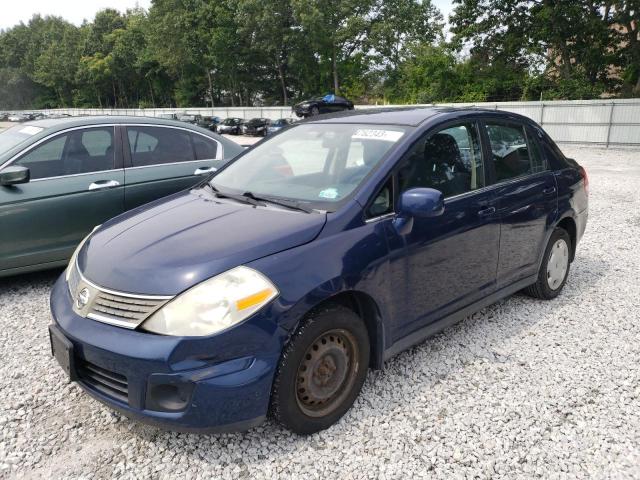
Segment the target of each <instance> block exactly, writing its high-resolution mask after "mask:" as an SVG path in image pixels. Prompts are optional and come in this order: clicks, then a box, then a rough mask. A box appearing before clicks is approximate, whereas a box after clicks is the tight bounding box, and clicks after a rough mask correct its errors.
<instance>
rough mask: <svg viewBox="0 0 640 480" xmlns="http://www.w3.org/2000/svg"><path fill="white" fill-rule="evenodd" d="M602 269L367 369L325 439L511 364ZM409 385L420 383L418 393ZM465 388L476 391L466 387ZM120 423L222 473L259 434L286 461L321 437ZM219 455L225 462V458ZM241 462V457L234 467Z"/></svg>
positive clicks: (584, 269) (518, 299)
mask: <svg viewBox="0 0 640 480" xmlns="http://www.w3.org/2000/svg"><path fill="white" fill-rule="evenodd" d="M609 269H610V265H609V264H608V263H607V262H606V261H604V260H602V259H600V258H587V257H581V256H579V257H578V258H577V260H576V262H575V263H574V264H572V272H571V276H570V278H569V282H568V283H567V284H566V286H565V289H564V291H563V292H562V294H561V295H560V296H559V297H558V298H556V299H554V300H551V301H543V300H538V299H533V298H530V297H528V296H527V295H525V294H523V293H517V294H515V295H512V296H511V297H508V298H506V299H504V300H501V301H499V302H497V303H495V304H493V305H491V306H489V307H487V308H484V309H482V310H480V311H478V312H476V313H474V314H473V315H470V316H469V317H467V318H465V319H464V320H462V321H461V322H460V323H458V324H456V325H454V326H451V327H449V328H447V329H445V330H443V331H442V332H440V333H439V334H437V335H435V336H433V337H431V338H429V339H427V340H425V341H424V342H423V343H421V344H419V345H417V346H415V347H413V348H410V349H409V350H406V351H405V352H403V353H400V354H399V355H397V356H395V357H394V358H392V359H391V360H389V361H387V362H386V363H385V365H384V368H382V369H381V370H377V371H372V370H370V371H369V373H368V376H367V380H366V382H365V385H364V387H363V390H362V392H361V394H360V395H359V397H358V399H357V400H356V403H355V405H354V407H353V408H352V409H351V410H350V411H349V412H347V414H346V415H345V416H344V417H343V418H342V419H341V420H340V422H339V423H338V424H337V425H336V426H334V427H332V428H333V429H335V430H337V432H336V431H334V432H332V434H333V435H335V434H336V433H337V434H339V432H340V431H344V430H345V429H349V422H352V423H353V424H354V426H357V424H358V423H359V422H367V423H369V422H371V421H372V420H371V417H379V418H378V421H383V420H384V418H392V417H394V416H395V415H396V414H397V413H398V412H407V411H410V410H411V406H412V405H416V406H417V405H420V404H424V403H425V402H428V401H429V392H430V390H431V389H433V388H434V387H436V386H437V384H439V383H440V382H445V381H446V380H447V378H448V377H449V376H450V375H451V374H452V373H454V372H459V371H460V370H461V369H463V368H464V367H465V366H466V365H470V364H472V363H474V362H492V363H500V364H507V363H509V362H518V359H517V358H515V357H516V356H515V355H514V354H513V353H512V352H511V351H510V350H509V348H507V347H506V346H505V344H507V343H508V341H509V339H510V338H511V337H514V336H518V335H522V334H523V333H525V332H526V331H528V330H531V329H532V327H534V326H535V325H536V324H538V323H539V322H541V321H547V322H548V321H555V320H556V319H560V318H561V317H556V315H558V313H557V312H561V311H562V310H563V309H564V307H567V308H571V307H573V306H574V305H575V304H576V303H577V302H580V299H581V298H583V296H584V295H590V294H591V293H592V292H594V291H595V290H597V289H598V284H599V283H600V281H602V280H603V279H604V277H605V275H606V273H607V272H608V271H609ZM562 314H564V312H563V313H562ZM532 334H533V333H532ZM478 382H480V383H481V382H482V379H478V380H477V382H476V383H478ZM416 384H419V386H418V387H417V388H416ZM469 388H470V389H473V388H477V387H476V386H473V385H469ZM390 390H393V400H392V401H391V402H390V401H389V397H388V396H384V395H382V392H388V391H390ZM127 422H129V421H128V420H123V421H122V422H120V425H122V426H125V425H128V427H127V432H130V433H133V434H135V435H137V436H139V437H141V438H142V439H144V440H146V441H151V442H153V443H154V444H156V446H160V448H163V447H164V448H167V449H172V450H173V451H175V452H176V454H178V453H179V454H182V455H187V456H188V457H192V458H194V459H198V460H199V461H202V460H205V461H208V462H211V463H212V464H220V465H221V466H223V467H224V466H226V463H225V462H224V461H222V460H221V457H223V456H222V455H220V451H219V449H223V450H228V451H229V452H234V451H236V450H237V449H238V447H239V445H248V444H251V443H252V442H257V443H260V442H262V440H263V439H264V435H265V434H268V435H270V436H272V437H274V438H277V439H279V440H280V439H282V440H286V441H285V442H280V443H279V445H278V450H279V452H280V454H285V455H286V454H288V453H292V454H293V453H294V452H295V451H296V450H297V449H299V448H300V445H301V443H306V442H310V443H314V442H316V441H317V439H318V435H322V433H319V434H315V435H311V436H309V437H299V436H297V435H295V434H293V433H291V432H289V431H288V430H285V429H284V428H283V427H281V426H279V425H277V424H275V423H274V422H273V421H271V420H267V422H265V424H263V425H261V426H259V427H256V428H254V429H252V430H249V431H247V432H240V433H228V434H208V435H204V434H203V435H199V434H183V433H176V432H167V431H163V430H159V429H157V428H154V427H148V426H144V425H142V424H139V423H135V424H133V425H132V424H128V423H127ZM224 457H225V458H230V457H229V456H228V455H224ZM259 460H261V459H260V458H259V457H256V458H252V459H251V460H249V459H247V461H248V462H251V463H252V466H255V463H260V462H259ZM265 460H266V459H265ZM244 461H245V460H244V459H241V460H237V461H236V463H238V462H239V463H243V462H244ZM256 461H257V462H256ZM267 461H268V460H267Z"/></svg>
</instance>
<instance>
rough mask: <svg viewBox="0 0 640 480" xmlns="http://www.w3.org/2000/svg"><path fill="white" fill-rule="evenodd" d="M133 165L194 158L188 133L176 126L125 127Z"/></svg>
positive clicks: (142, 165) (138, 165) (156, 163)
mask: <svg viewBox="0 0 640 480" xmlns="http://www.w3.org/2000/svg"><path fill="white" fill-rule="evenodd" d="M127 136H128V138H129V149H130V152H131V163H132V164H133V166H134V167H144V166H148V165H159V164H163V163H176V162H187V161H191V160H195V157H194V153H193V148H192V147H191V140H190V138H189V133H188V132H186V131H184V130H180V129H177V128H164V127H127Z"/></svg>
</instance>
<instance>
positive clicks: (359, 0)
mask: <svg viewBox="0 0 640 480" xmlns="http://www.w3.org/2000/svg"><path fill="white" fill-rule="evenodd" d="M291 3H292V5H293V12H294V17H295V18H296V21H297V22H298V23H299V25H300V28H301V29H302V31H303V32H304V33H305V35H306V38H307V40H308V41H309V42H310V43H311V44H312V45H313V46H314V48H315V54H316V55H317V56H318V57H319V58H320V59H321V60H323V59H329V61H330V65H331V66H330V70H331V76H332V80H333V91H334V92H335V93H339V92H340V82H339V73H338V65H339V64H340V62H342V61H346V60H348V59H349V58H351V57H352V56H353V55H354V53H356V52H357V51H359V50H360V49H361V47H362V45H363V44H364V41H365V39H366V38H367V36H368V34H369V30H370V28H371V11H372V7H373V5H374V0H343V1H340V0H292V2H291Z"/></svg>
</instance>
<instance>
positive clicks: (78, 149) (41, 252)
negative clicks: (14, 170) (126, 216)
mask: <svg viewBox="0 0 640 480" xmlns="http://www.w3.org/2000/svg"><path fill="white" fill-rule="evenodd" d="M118 151H119V142H117V139H116V135H115V134H114V127H112V126H95V127H91V128H84V129H77V130H71V131H68V132H65V133H61V134H59V135H56V136H54V137H52V138H50V139H48V140H46V141H44V142H43V143H40V144H38V145H37V146H36V147H35V148H32V149H30V150H28V151H27V152H25V153H24V154H23V155H22V156H21V157H19V158H18V159H17V160H16V161H15V162H13V165H21V166H24V167H27V168H29V171H30V176H31V180H30V181H29V182H28V183H23V184H17V185H10V186H1V187H0V218H2V242H0V271H5V273H6V271H7V270H12V269H19V268H25V267H34V268H42V267H43V266H44V267H46V265H47V264H50V266H56V265H59V264H62V263H64V262H65V261H66V260H67V259H68V258H69V257H70V256H71V254H72V253H73V250H74V249H75V247H76V246H77V245H78V243H79V242H80V240H82V238H83V237H84V236H86V235H87V234H88V233H89V232H90V231H91V229H93V227H94V226H96V225H98V224H101V223H103V222H104V221H105V220H108V219H110V218H112V217H114V216H116V215H118V214H119V213H121V212H122V211H123V208H124V173H123V170H122V168H121V167H120V166H118V165H120V164H121V159H120V156H119V155H118V154H117V153H118Z"/></svg>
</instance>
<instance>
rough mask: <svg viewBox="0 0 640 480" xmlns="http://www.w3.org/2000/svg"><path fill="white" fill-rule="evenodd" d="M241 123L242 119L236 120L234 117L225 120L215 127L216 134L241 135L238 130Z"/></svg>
mask: <svg viewBox="0 0 640 480" xmlns="http://www.w3.org/2000/svg"><path fill="white" fill-rule="evenodd" d="M243 123H244V119H242V118H236V117H230V118H225V119H224V120H223V121H222V122H220V123H219V124H218V126H217V127H216V132H218V133H226V134H229V135H240V134H241V133H242V132H241V130H240V129H241V126H242V124H243Z"/></svg>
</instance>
